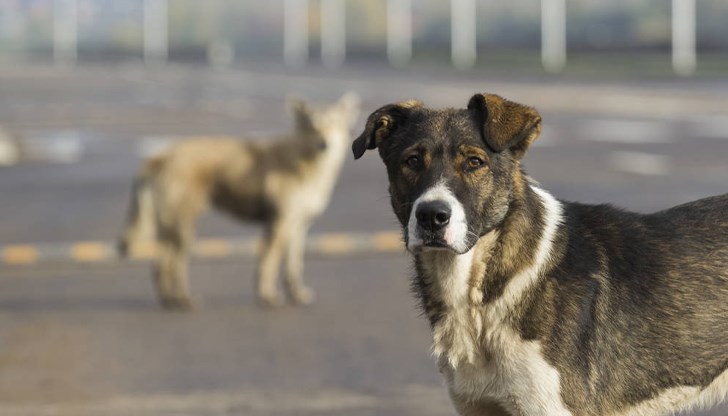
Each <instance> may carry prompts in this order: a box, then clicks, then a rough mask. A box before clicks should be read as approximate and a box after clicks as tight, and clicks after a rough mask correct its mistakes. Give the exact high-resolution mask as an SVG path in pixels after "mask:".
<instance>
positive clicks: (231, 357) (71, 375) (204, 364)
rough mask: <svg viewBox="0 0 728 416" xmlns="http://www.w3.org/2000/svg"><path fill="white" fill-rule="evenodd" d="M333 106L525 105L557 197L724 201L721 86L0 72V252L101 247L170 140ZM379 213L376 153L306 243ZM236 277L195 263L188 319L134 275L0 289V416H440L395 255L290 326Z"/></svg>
mask: <svg viewBox="0 0 728 416" xmlns="http://www.w3.org/2000/svg"><path fill="white" fill-rule="evenodd" d="M347 90H354V91H357V92H358V93H359V94H360V95H361V96H362V98H363V110H364V112H365V114H363V115H362V118H363V117H364V116H365V115H366V114H368V112H370V111H372V110H374V109H376V108H377V107H379V106H381V105H383V104H386V103H388V102H392V101H398V100H401V99H405V98H412V97H414V98H421V99H424V100H425V101H426V102H427V103H428V104H431V105H434V106H463V105H465V103H466V102H467V99H468V98H469V97H470V95H472V94H473V93H474V92H476V91H484V90H488V91H492V92H498V93H501V94H503V95H504V96H506V97H509V98H513V99H517V100H520V101H521V102H524V103H529V104H533V105H535V106H536V107H537V108H538V109H539V110H540V111H541V112H542V114H543V116H544V121H545V128H544V134H543V137H542V138H541V139H540V140H539V141H538V142H537V143H536V145H535V146H534V147H533V148H532V149H531V150H530V152H529V154H528V155H527V156H526V159H525V165H526V168H527V170H528V172H529V173H530V174H531V175H532V176H533V177H535V178H536V179H537V180H539V181H540V182H541V183H542V184H543V186H544V187H545V188H546V189H549V190H551V191H552V193H554V194H555V195H557V196H558V197H560V198H565V199H573V200H580V201H585V202H613V203H615V204H617V205H620V206H622V207H625V208H628V209H634V210H638V211H643V212H648V211H653V210H659V209H662V208H666V207H668V206H671V205H674V204H679V203H682V202H686V201H689V200H692V199H696V198H700V197H704V196H708V195H713V194H720V193H725V192H728V163H727V162H726V155H728V99H726V98H725V97H728V79H726V80H716V79H712V80H697V81H695V80H693V81H674V80H664V81H645V80H642V81H630V82H624V81H621V82H619V83H616V82H593V81H590V82H587V81H584V80H581V81H579V80H577V81H574V80H563V79H556V78H544V79H535V80H534V79H518V78H517V77H512V78H508V79H504V78H499V79H490V78H488V77H485V76H481V75H478V74H473V73H468V74H463V73H457V74H452V73H448V72H417V71H408V72H403V71H393V70H387V69H382V68H349V69H346V70H343V71H339V72H330V71H322V70H317V69H316V68H310V69H308V70H303V71H299V72H296V73H289V72H287V71H286V70H284V69H281V68H272V69H271V68H265V69H263V68H255V67H252V68H246V69H244V70H243V69H235V70H225V71H210V70H206V69H204V68H195V67H180V66H170V67H168V68H165V69H158V70H154V71H147V70H144V69H142V68H139V67H134V66H129V67H123V66H122V67H115V68H111V67H83V68H79V69H77V70H53V69H48V68H42V67H24V68H0V125H3V126H4V127H5V128H6V129H8V130H9V131H11V132H13V133H14V134H16V135H17V136H18V137H20V138H21V144H22V151H23V154H24V160H23V161H21V162H20V163H19V164H17V165H14V166H9V167H1V168H0V195H2V197H1V198H0V212H1V213H2V214H1V216H0V244H3V245H8V244H34V243H61V242H71V241H85V240H112V239H113V238H115V236H116V235H117V233H118V231H119V229H120V227H121V224H122V222H123V217H124V212H125V209H126V201H127V198H128V190H129V186H130V179H131V177H132V175H133V173H134V170H135V169H136V167H137V166H138V163H139V160H140V157H141V155H143V154H145V153H148V152H149V151H151V150H153V149H154V148H158V147H159V146H162V145H164V143H165V142H167V141H169V140H174V139H177V138H179V137H182V136H188V135H197V134H221V133H222V134H238V135H248V136H265V135H266V134H268V133H278V132H284V131H286V130H287V129H288V128H290V121H289V119H288V115H287V114H286V112H285V97H286V96H287V95H288V94H291V93H293V94H295V95H298V96H303V97H307V98H311V99H315V100H321V101H330V100H333V99H335V98H337V97H338V96H339V95H341V94H343V93H344V92H345V91H347ZM360 125H361V123H360ZM355 133H357V134H358V131H357V132H355ZM388 204H389V202H388V200H387V193H386V178H385V175H384V172H383V169H382V166H381V162H380V161H379V160H378V158H377V157H376V154H371V155H368V156H367V157H364V158H363V159H361V160H360V161H357V162H354V161H353V160H352V158H351V157H349V159H348V160H347V162H346V164H345V167H344V170H343V173H342V176H341V179H340V181H339V185H338V186H337V188H336V191H335V194H334V197H333V199H332V203H331V206H330V207H329V210H328V211H327V213H326V215H325V216H324V217H322V218H321V219H320V220H319V222H318V223H317V224H316V225H315V227H314V228H313V230H312V232H313V233H328V232H335V233H340V232H341V233H347V232H371V231H387V230H394V229H396V224H395V219H394V217H393V215H392V214H391V210H390V208H389V205H388ZM256 234H257V230H256V228H255V227H250V226H245V225H240V224H237V223H234V222H232V221H230V220H228V219H226V218H224V217H222V216H218V215H212V214H210V215H206V216H205V217H204V218H203V219H202V221H201V223H200V235H201V236H252V235H256ZM0 267H2V266H0ZM252 272H253V264H252V262H251V261H250V259H241V258H229V259H222V260H215V261H213V260H199V261H196V262H194V263H193V266H192V271H191V274H192V289H193V293H194V294H195V295H196V296H197V297H198V298H199V299H200V300H202V302H203V306H202V308H200V309H199V310H197V311H195V312H194V313H191V314H170V313H165V312H163V311H161V310H160V309H159V308H158V307H157V305H156V303H155V300H154V297H153V293H152V287H151V282H150V280H149V277H148V274H149V270H148V267H147V264H146V263H144V262H141V263H105V264H97V265H92V266H89V265H79V264H71V263H68V264H41V265H36V266H26V267H7V266H6V267H2V268H0V414H3V415H6V414H7V415H113V416H116V415H129V414H134V415H167V414H169V415H227V414H235V415H238V414H240V415H294V414H296V415H299V414H311V415H313V414H332V415H333V414H347V415H409V414H411V415H446V414H452V410H451V407H450V404H449V402H448V400H447V397H446V394H445V390H444V388H443V387H442V382H441V380H440V377H439V375H438V374H437V371H436V368H435V365H434V363H433V361H432V359H431V358H430V356H429V351H428V348H429V333H428V328H427V325H426V323H425V321H424V320H423V319H422V318H420V317H419V316H418V311H417V309H416V307H415V302H414V300H413V298H412V296H411V295H410V293H409V290H408V281H407V278H408V274H409V262H408V258H407V256H406V254H405V253H400V254H398V253H386V254H385V253H380V254H367V255H344V256H313V257H310V258H308V259H307V262H306V279H307V280H308V282H309V283H310V285H311V286H313V287H314V288H315V289H316V290H317V292H318V302H317V303H316V304H315V305H313V306H311V307H308V308H284V309H281V310H276V311H267V310H262V309H260V308H258V307H257V306H256V304H255V301H254V298H253V296H252V287H253V282H252ZM726 412H728V407H723V408H722V409H717V410H714V411H712V412H703V413H694V415H701V416H707V415H711V416H718V415H725V414H726Z"/></svg>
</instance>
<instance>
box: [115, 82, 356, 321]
mask: <svg viewBox="0 0 728 416" xmlns="http://www.w3.org/2000/svg"><path fill="white" fill-rule="evenodd" d="M358 102H359V99H358V97H356V96H354V95H351V94H347V95H345V96H344V97H343V98H342V99H341V100H340V101H339V102H338V103H336V104H334V105H332V106H328V107H326V108H317V107H315V106H310V105H306V104H305V103H303V102H298V101H295V102H292V104H293V105H292V111H293V115H294V116H295V119H296V126H295V131H294V132H293V134H291V135H290V136H288V137H283V138H279V139H269V140H266V141H252V140H247V141H241V140H238V139H235V138H210V137H205V138H197V139H188V140H185V141H181V142H180V143H177V144H175V145H174V146H172V147H171V148H169V149H167V150H166V151H165V152H163V153H162V154H160V155H157V156H155V157H152V158H150V159H149V160H147V161H146V163H145V164H144V166H143V167H142V169H141V170H140V172H139V174H138V175H137V178H136V181H135V184H134V189H133V191H132V199H131V204H130V210H129V220H128V224H127V227H126V230H125V232H124V235H123V237H122V239H121V241H120V245H119V248H120V249H121V252H122V254H125V253H126V252H127V251H128V248H129V246H130V245H133V244H134V243H135V242H136V241H139V240H142V239H144V238H156V240H157V243H158V245H159V255H158V258H157V260H156V265H155V279H154V281H155V284H156V288H157V292H158V295H159V299H160V301H161V303H162V305H163V306H164V307H166V308H167V309H183V310H184V309H189V308H191V307H192V300H191V297H190V293H189V288H188V283H187V253H188V251H189V248H190V245H191V243H192V240H193V239H194V234H195V220H196V218H197V217H198V216H199V215H200V213H201V212H203V211H204V210H205V209H206V208H207V207H208V206H210V205H212V206H213V207H215V208H217V209H219V210H221V211H224V212H227V213H229V214H231V215H232V216H234V217H235V218H237V219H240V220H244V221H248V222H257V223H261V224H263V225H264V231H265V232H264V235H263V239H262V240H263V241H262V247H261V254H260V256H259V261H258V278H257V290H258V297H259V299H260V300H261V301H262V302H263V303H265V304H267V305H272V306H277V305H280V304H282V303H283V299H282V296H281V295H280V293H279V290H278V287H277V286H278V285H277V282H278V271H279V265H280V263H281V260H282V259H284V258H285V260H286V263H285V264H286V267H285V274H286V283H287V285H286V287H287V289H288V293H289V295H290V297H291V299H292V300H293V301H294V302H296V303H302V304H306V303H310V302H311V301H312V300H313V296H314V294H313V291H312V290H311V289H309V288H308V287H307V286H305V285H304V283H303V276H302V273H303V271H302V269H303V250H304V244H305V239H306V233H307V231H308V228H309V226H310V225H311V224H312V222H313V221H314V220H315V219H316V218H317V217H318V216H319V215H320V214H321V213H322V212H323V211H324V209H326V206H327V205H328V201H329V198H330V195H331V191H332V190H333V187H334V184H335V183H336V179H337V177H338V173H339V170H340V169H341V165H342V163H343V161H344V157H345V155H346V148H347V146H348V142H349V140H350V134H349V129H350V127H351V125H352V124H353V122H354V121H355V120H356V118H357V117H358V113H359V110H358V106H359V105H358Z"/></svg>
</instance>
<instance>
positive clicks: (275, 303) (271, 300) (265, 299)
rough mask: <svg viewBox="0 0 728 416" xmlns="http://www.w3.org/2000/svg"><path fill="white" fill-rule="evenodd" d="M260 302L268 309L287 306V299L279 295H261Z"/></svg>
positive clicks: (259, 296)
mask: <svg viewBox="0 0 728 416" xmlns="http://www.w3.org/2000/svg"><path fill="white" fill-rule="evenodd" d="M258 302H259V303H260V305H261V306H264V307H266V308H280V307H282V306H284V305H285V304H286V301H285V299H284V298H283V296H281V295H280V294H278V293H273V294H262V293H261V294H259V295H258Z"/></svg>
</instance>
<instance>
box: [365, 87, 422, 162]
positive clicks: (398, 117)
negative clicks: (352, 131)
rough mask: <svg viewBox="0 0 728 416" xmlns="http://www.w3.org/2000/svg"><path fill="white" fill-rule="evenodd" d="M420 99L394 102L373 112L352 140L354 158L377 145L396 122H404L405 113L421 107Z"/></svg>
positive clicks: (390, 132)
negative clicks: (360, 132) (362, 128)
mask: <svg viewBox="0 0 728 416" xmlns="http://www.w3.org/2000/svg"><path fill="white" fill-rule="evenodd" d="M422 106H423V104H422V101H417V100H409V101H402V102H399V103H395V104H389V105H385V106H384V107H382V108H380V109H379V110H377V111H375V112H373V113H372V114H371V115H370V116H369V117H368V118H367V124H366V127H364V131H363V132H362V134H361V135H359V137H357V138H356V140H354V143H353V144H352V145H351V150H352V151H353V152H354V159H359V158H360V157H362V155H364V152H366V151H367V150H371V149H376V148H377V147H379V145H380V143H382V140H384V139H385V138H386V137H387V136H389V135H390V134H392V132H393V131H394V129H396V128H397V125H398V123H402V122H404V119H405V118H406V117H407V114H408V113H409V111H410V110H412V109H413V108H421V107H422Z"/></svg>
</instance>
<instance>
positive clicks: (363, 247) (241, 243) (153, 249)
mask: <svg viewBox="0 0 728 416" xmlns="http://www.w3.org/2000/svg"><path fill="white" fill-rule="evenodd" d="M261 245H262V244H261V239H260V238H247V239H243V240H236V239H232V240H228V239H225V238H212V239H205V240H199V241H198V242H197V243H196V244H195V245H194V246H193V248H192V254H193V255H194V256H195V257H203V258H204V257H207V258H222V257H229V256H235V255H243V256H254V255H256V254H257V253H260V249H261ZM403 249H404V247H403V244H402V241H401V238H400V235H399V233H398V232H394V231H380V232H373V233H369V234H367V233H330V234H319V235H312V236H311V237H310V238H309V239H308V241H307V250H308V251H309V252H312V253H320V254H324V255H346V254H353V253H356V252H359V251H363V252H372V251H374V252H382V253H384V252H387V253H392V252H401V251H402V250H403ZM158 254H159V246H158V244H157V243H156V242H155V241H154V240H146V241H139V242H136V243H134V244H132V245H131V247H129V257H130V258H131V259H134V260H152V259H155V258H156V257H157V256H158ZM114 259H116V256H115V252H114V249H113V248H112V243H110V242H103V241H80V242H69V243H58V244H37V245H31V244H25V245H21V244H19V245H7V246H4V247H0V265H2V264H5V265H28V264H35V263H41V262H47V261H61V262H63V261H65V262H78V263H89V262H103V261H109V260H114Z"/></svg>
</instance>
